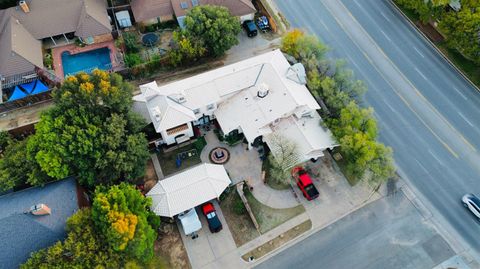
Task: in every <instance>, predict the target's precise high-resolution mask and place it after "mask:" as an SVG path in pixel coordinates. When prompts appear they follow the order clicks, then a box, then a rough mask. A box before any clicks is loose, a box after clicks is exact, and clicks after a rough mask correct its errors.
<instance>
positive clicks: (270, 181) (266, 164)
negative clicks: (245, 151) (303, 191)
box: [262, 158, 290, 190]
mask: <svg viewBox="0 0 480 269" xmlns="http://www.w3.org/2000/svg"><path fill="white" fill-rule="evenodd" d="M271 168H272V165H271V164H270V161H269V158H266V159H265V161H263V163H262V170H263V171H265V183H267V185H268V186H269V187H270V188H272V189H275V190H286V189H288V188H290V184H286V183H284V182H278V181H277V180H275V179H274V178H271V177H270V169H271Z"/></svg>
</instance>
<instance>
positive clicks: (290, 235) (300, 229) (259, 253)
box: [242, 220, 312, 261]
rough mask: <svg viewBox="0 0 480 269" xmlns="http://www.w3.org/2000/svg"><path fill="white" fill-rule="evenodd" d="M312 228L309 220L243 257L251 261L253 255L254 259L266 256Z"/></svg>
mask: <svg viewBox="0 0 480 269" xmlns="http://www.w3.org/2000/svg"><path fill="white" fill-rule="evenodd" d="M311 228H312V221H311V220H307V221H305V222H303V223H301V224H299V225H297V226H295V227H293V228H292V229H290V230H288V231H286V232H285V233H283V234H281V235H279V236H277V237H275V238H273V239H272V240H270V241H268V242H267V243H265V244H263V245H261V246H259V247H257V248H256V249H254V250H252V251H250V252H248V253H246V254H245V255H243V256H242V259H244V260H245V261H249V259H251V257H253V259H258V258H261V257H263V256H265V254H267V253H269V252H271V251H273V250H275V249H277V248H279V247H281V246H282V245H284V244H285V243H287V242H288V241H290V240H292V239H294V238H295V237H297V236H299V235H301V234H303V233H304V232H306V231H308V230H310V229H311Z"/></svg>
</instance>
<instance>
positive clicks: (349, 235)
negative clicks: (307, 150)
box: [255, 193, 454, 269]
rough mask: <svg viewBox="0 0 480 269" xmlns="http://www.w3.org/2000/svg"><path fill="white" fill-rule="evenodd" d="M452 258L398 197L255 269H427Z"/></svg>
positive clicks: (348, 218) (368, 208) (432, 231)
mask: <svg viewBox="0 0 480 269" xmlns="http://www.w3.org/2000/svg"><path fill="white" fill-rule="evenodd" d="M452 255H454V252H453V250H452V249H451V248H450V247H449V246H448V244H447V242H445V240H444V239H443V238H442V237H441V236H440V235H439V234H438V233H437V232H436V231H435V229H432V228H431V226H429V225H428V224H426V223H425V222H423V221H422V216H421V215H420V214H419V213H418V212H417V210H416V209H415V207H413V205H412V204H411V203H410V201H409V200H407V199H406V198H405V197H404V196H403V195H402V194H401V193H399V194H398V195H396V196H390V197H387V198H383V199H380V200H377V201H375V202H373V203H371V204H369V205H367V206H365V207H363V208H361V209H359V210H357V211H355V212H354V213H352V214H350V215H348V216H346V217H344V218H343V219H341V220H339V221H337V222H335V223H334V224H332V225H330V226H328V227H326V228H325V229H323V230H321V231H319V232H317V233H315V234H313V235H311V236H309V237H308V238H306V239H305V240H303V241H301V242H300V243H298V244H296V245H294V246H292V247H290V248H287V249H285V250H284V251H282V252H280V253H279V254H277V255H275V256H274V257H273V258H270V259H268V260H266V261H265V262H263V263H261V264H260V265H259V266H257V267H255V268H256V269H262V268H265V269H267V268H276V269H282V268H285V269H290V268H329V269H337V268H338V269H345V268H356V269H377V268H378V269H385V268H389V269H397V268H398V269H407V268H432V267H434V266H435V265H437V264H439V263H441V262H443V261H444V260H446V259H448V258H450V257H451V256H452ZM292 257H295V258H292ZM365 257H368V259H366V258H365ZM319 265H321V266H319Z"/></svg>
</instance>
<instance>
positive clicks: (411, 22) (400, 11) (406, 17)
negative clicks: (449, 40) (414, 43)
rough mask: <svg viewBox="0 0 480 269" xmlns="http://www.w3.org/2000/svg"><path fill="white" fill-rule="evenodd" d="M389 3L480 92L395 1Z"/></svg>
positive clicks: (390, 0) (389, 0)
mask: <svg viewBox="0 0 480 269" xmlns="http://www.w3.org/2000/svg"><path fill="white" fill-rule="evenodd" d="M388 2H389V3H390V5H392V6H393V7H394V9H395V10H396V11H397V12H398V13H399V14H400V15H402V17H404V18H405V19H406V20H407V21H408V22H409V23H410V26H411V27H413V29H415V32H417V33H419V34H420V35H421V36H422V37H423V38H424V39H425V40H426V41H427V42H428V43H429V44H430V46H432V47H433V48H434V49H435V50H436V51H437V52H438V53H439V54H440V55H441V56H442V57H443V58H444V59H445V60H446V61H447V62H448V63H449V64H450V66H451V67H453V69H455V71H457V73H459V74H460V75H461V76H462V77H463V78H464V79H465V80H466V81H468V82H469V83H470V84H471V85H472V86H473V87H474V88H475V89H476V90H477V91H478V92H480V88H478V87H477V85H475V83H473V82H472V81H471V80H470V78H468V76H467V75H465V73H463V71H462V70H460V68H458V67H457V66H456V65H455V64H454V63H453V62H452V61H451V60H450V59H449V58H448V57H447V56H446V55H445V53H443V51H442V50H440V49H439V48H438V47H437V46H436V45H435V44H434V43H433V42H432V41H431V40H430V39H429V38H428V37H427V36H426V35H425V34H424V33H423V32H422V31H420V29H418V27H417V25H415V23H414V22H413V21H412V20H411V19H410V18H409V17H408V16H407V15H405V13H403V11H402V10H401V9H400V8H399V7H398V6H397V4H395V2H394V1H393V0H388Z"/></svg>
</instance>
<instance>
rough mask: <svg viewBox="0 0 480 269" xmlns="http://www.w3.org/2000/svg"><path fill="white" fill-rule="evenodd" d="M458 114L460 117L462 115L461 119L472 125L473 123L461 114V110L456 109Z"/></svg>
mask: <svg viewBox="0 0 480 269" xmlns="http://www.w3.org/2000/svg"><path fill="white" fill-rule="evenodd" d="M458 115H460V117H462V119H463V120H464V121H466V122H467V123H468V125H470V126H472V127H473V124H472V123H471V122H470V121H469V120H468V119H467V118H466V117H465V116H464V115H463V114H462V112H460V111H458Z"/></svg>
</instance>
